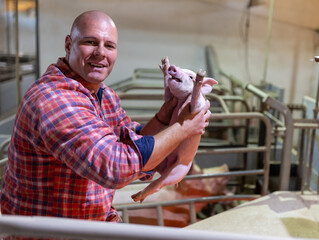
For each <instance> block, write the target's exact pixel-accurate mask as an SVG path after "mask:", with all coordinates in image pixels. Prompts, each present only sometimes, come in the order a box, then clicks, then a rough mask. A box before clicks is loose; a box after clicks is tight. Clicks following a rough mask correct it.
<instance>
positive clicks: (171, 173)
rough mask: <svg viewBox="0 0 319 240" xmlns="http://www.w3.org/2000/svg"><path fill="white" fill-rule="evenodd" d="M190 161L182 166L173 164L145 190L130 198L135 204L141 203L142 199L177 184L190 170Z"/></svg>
mask: <svg viewBox="0 0 319 240" xmlns="http://www.w3.org/2000/svg"><path fill="white" fill-rule="evenodd" d="M191 165H192V161H189V163H188V164H187V165H184V164H177V163H176V164H174V165H172V166H171V167H170V169H168V170H167V171H165V172H164V173H163V174H162V175H161V176H160V177H159V178H158V179H156V180H155V181H153V182H152V183H150V184H149V185H148V186H147V187H146V188H144V189H143V190H141V191H140V192H138V193H135V194H133V195H132V196H131V197H132V199H133V200H134V201H135V202H138V201H140V202H141V203H142V202H143V201H144V199H145V198H146V197H147V196H149V195H151V194H153V193H155V192H158V191H159V190H161V189H162V188H163V187H165V186H169V185H174V184H178V183H179V182H180V181H181V180H182V179H183V178H184V177H185V176H186V174H187V173H188V172H189V169H190V168H191Z"/></svg>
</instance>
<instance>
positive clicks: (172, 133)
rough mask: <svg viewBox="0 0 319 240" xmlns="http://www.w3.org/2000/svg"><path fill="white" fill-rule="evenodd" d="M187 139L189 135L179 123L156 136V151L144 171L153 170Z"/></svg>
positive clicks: (154, 150)
mask: <svg viewBox="0 0 319 240" xmlns="http://www.w3.org/2000/svg"><path fill="white" fill-rule="evenodd" d="M186 138H187V135H186V134H185V131H183V127H182V126H181V125H180V124H179V123H174V124H173V125H171V126H170V127H168V128H166V129H164V130H163V131H161V132H159V133H157V134H156V135H154V139H155V143H154V149H153V152H152V154H151V157H150V158H149V160H148V162H147V163H146V165H145V166H144V168H143V171H150V170H153V169H154V168H155V167H156V166H157V165H158V164H160V163H161V161H162V160H163V159H165V158H166V157H167V156H168V155H169V154H170V153H171V152H172V151H173V150H174V149H175V148H176V147H177V146H178V145H179V144H180V143H181V142H182V141H183V140H184V139H186Z"/></svg>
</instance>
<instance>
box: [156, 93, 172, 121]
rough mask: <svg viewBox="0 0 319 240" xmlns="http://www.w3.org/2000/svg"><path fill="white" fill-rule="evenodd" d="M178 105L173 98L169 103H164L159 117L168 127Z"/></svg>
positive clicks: (158, 114)
mask: <svg viewBox="0 0 319 240" xmlns="http://www.w3.org/2000/svg"><path fill="white" fill-rule="evenodd" d="M176 105H177V98H176V97H173V98H172V99H171V100H169V101H168V102H164V104H163V106H162V107H161V109H160V110H159V112H158V113H157V117H158V118H159V120H160V121H161V122H163V123H165V124H166V125H168V124H169V122H170V121H171V118H172V114H173V112H174V109H175V107H176Z"/></svg>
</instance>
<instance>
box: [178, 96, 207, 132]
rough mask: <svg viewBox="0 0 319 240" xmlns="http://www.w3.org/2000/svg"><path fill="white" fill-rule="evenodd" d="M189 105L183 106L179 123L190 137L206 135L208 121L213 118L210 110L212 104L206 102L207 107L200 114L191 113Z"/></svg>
mask: <svg viewBox="0 0 319 240" xmlns="http://www.w3.org/2000/svg"><path fill="white" fill-rule="evenodd" d="M189 105H190V104H189V103H188V104H187V105H185V106H183V108H182V111H181V112H180V114H179V116H178V119H177V121H178V122H179V123H180V124H181V125H182V127H183V129H185V131H186V132H187V135H188V137H191V136H194V135H198V134H201V135H202V134H204V133H205V128H206V127H207V126H208V120H209V118H210V117H211V116H212V113H211V112H210V110H209V107H210V102H209V101H208V100H206V103H205V107H204V108H203V109H202V110H201V111H200V112H198V113H195V114H192V113H191V112H190V107H189Z"/></svg>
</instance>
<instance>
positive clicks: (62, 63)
mask: <svg viewBox="0 0 319 240" xmlns="http://www.w3.org/2000/svg"><path fill="white" fill-rule="evenodd" d="M57 67H58V68H59V69H60V70H61V71H62V72H63V73H64V75H65V76H66V77H68V78H72V79H74V80H76V81H78V82H79V83H81V84H82V85H83V87H85V88H86V89H88V90H89V91H90V93H91V94H93V93H94V91H93V89H91V88H90V87H89V85H88V83H87V82H86V81H85V80H84V79H83V78H82V77H81V76H79V75H78V74H77V73H75V72H74V71H73V70H72V69H71V67H70V66H69V63H68V62H67V60H66V59H65V58H64V57H63V58H59V59H58V61H57ZM105 87H106V86H105V84H104V83H101V84H100V89H103V90H104V89H105Z"/></svg>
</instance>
